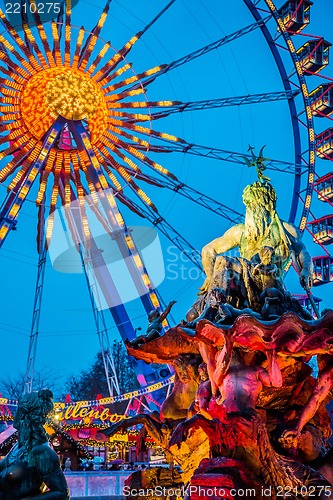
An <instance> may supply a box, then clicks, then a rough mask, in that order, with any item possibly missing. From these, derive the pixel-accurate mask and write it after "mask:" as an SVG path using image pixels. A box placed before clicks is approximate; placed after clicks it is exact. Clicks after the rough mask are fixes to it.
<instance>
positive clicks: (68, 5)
mask: <svg viewBox="0 0 333 500" xmlns="http://www.w3.org/2000/svg"><path fill="white" fill-rule="evenodd" d="M71 14H72V2H71V0H66V25H65V66H66V67H67V68H69V67H70V65H71Z"/></svg>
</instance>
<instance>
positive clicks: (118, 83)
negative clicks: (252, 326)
mask: <svg viewBox="0 0 333 500" xmlns="http://www.w3.org/2000/svg"><path fill="white" fill-rule="evenodd" d="M23 3H24V4H27V3H26V2H23V1H21V6H22V5H23ZM32 4H35V2H32V1H30V2H29V5H30V7H31V5H32ZM176 4H177V1H176V0H172V1H170V2H168V3H167V2H166V3H165V5H164V6H163V8H162V9H161V10H160V12H158V13H157V14H156V15H155V16H154V17H153V19H152V20H151V21H150V22H149V23H148V24H147V25H146V26H144V27H142V29H140V31H138V32H137V33H136V34H134V35H133V36H131V37H130V38H129V39H128V40H126V42H125V43H124V44H123V45H122V46H120V47H117V48H113V46H112V44H111V42H109V41H108V40H106V39H105V36H106V35H105V34H104V35H103V31H102V30H103V27H105V23H106V21H107V18H108V16H109V15H110V12H111V10H112V5H111V0H108V1H106V5H105V7H104V9H103V10H102V12H101V15H100V17H99V19H97V23H96V25H95V26H94V27H93V28H91V27H88V28H87V29H85V28H83V27H81V28H76V27H75V25H73V24H72V9H71V1H70V0H66V1H63V2H61V3H60V4H59V5H60V8H59V12H58V13H57V17H56V18H55V19H54V20H52V21H51V22H50V23H43V22H42V16H41V14H40V13H39V12H38V9H35V8H33V9H32V8H30V14H31V16H32V20H33V23H30V22H28V21H29V13H28V14H27V13H26V12H24V11H23V9H21V14H22V22H23V32H22V34H19V32H18V31H17V30H16V29H15V28H14V27H13V26H12V25H11V23H10V21H9V20H8V18H7V16H6V13H5V12H3V11H1V12H0V18H1V23H2V25H3V27H4V31H3V33H2V34H1V35H0V49H1V50H0V61H1V62H0V71H1V97H0V103H1V108H0V112H1V116H0V123H1V124H0V131H1V144H2V145H3V148H2V151H1V153H0V159H1V170H0V182H1V183H5V185H6V186H7V187H8V195H7V197H6V199H5V200H4V203H3V205H2V207H1V210H0V247H1V246H2V245H3V243H4V242H5V240H6V239H7V237H8V235H9V233H10V232H11V231H12V230H13V229H16V227H17V222H18V220H19V216H20V211H21V208H22V206H23V204H24V203H25V201H26V200H27V199H28V198H29V197H31V196H32V194H33V193H34V195H35V200H36V203H37V206H38V228H37V250H38V253H39V256H40V260H39V266H38V276H37V286H36V296H35V303H34V311H33V323H32V330H31V342H30V350H29V360H28V370H27V373H28V377H27V383H28V385H29V388H30V390H31V386H32V380H33V366H34V359H35V355H36V343H37V338H38V324H39V317H40V310H41V299H42V290H43V282H44V271H45V262H46V254H47V251H48V248H49V246H50V244H52V243H51V242H52V235H53V230H54V224H55V214H56V211H57V208H58V207H59V205H61V206H65V207H67V208H68V209H67V210H65V218H66V219H67V224H68V227H69V228H70V234H71V238H72V241H73V245H74V246H75V248H76V250H77V252H78V254H79V255H80V258H81V262H82V267H83V270H84V272H85V274H86V277H87V283H88V289H89V292H90V298H91V303H92V307H93V312H94V317H95V322H96V328H97V332H98V335H99V339H100V343H101V349H102V353H103V359H104V363H105V368H106V373H107V379H108V382H109V389H110V392H112V389H113V388H115V389H117V388H116V374H115V373H114V369H113V362H112V358H111V357H110V348H109V340H108V335H107V328H106V326H105V318H104V313H103V311H101V310H100V308H99V307H98V304H96V294H94V289H95V288H98V289H99V292H100V293H101V294H102V295H103V296H104V298H105V297H106V298H107V303H108V306H109V307H108V309H109V310H110V312H111V314H112V317H113V320H114V322H115V324H116V326H117V328H118V330H119V332H120V335H121V336H122V338H123V340H125V339H127V338H129V339H131V338H133V337H134V336H135V328H134V326H133V325H132V322H131V319H130V316H129V314H128V312H127V310H126V307H125V305H124V303H123V302H122V301H121V298H120V297H119V293H118V290H117V287H116V285H115V282H114V279H113V276H112V275H111V273H109V272H108V271H107V269H106V266H104V264H105V262H104V257H103V253H102V252H101V251H100V249H99V248H98V245H97V243H96V241H95V239H94V237H93V235H92V233H91V228H90V220H89V214H88V212H89V213H93V214H94V215H95V216H96V217H97V219H98V221H99V223H100V225H101V227H102V228H103V229H104V231H105V233H106V234H109V235H110V238H113V239H114V240H115V241H116V244H117V246H118V248H119V251H120V253H121V255H122V257H123V258H124V261H125V262H126V267H127V271H128V273H129V274H130V276H131V279H132V280H133V283H134V284H135V287H136V289H137V292H138V297H139V298H140V301H141V304H142V307H143V308H144V310H145V311H146V312H147V313H148V312H150V311H151V309H154V308H161V297H160V295H159V293H158V292H157V290H156V289H155V287H154V285H153V283H152V282H151V279H150V277H149V273H148V272H147V268H146V265H145V262H143V260H142V258H141V256H140V252H139V250H138V248H137V245H136V243H135V241H134V239H133V237H132V234H131V231H130V230H129V229H128V222H127V221H125V219H124V217H123V213H122V212H123V207H124V206H125V207H126V208H127V209H129V211H131V212H133V213H134V214H135V215H136V216H139V217H141V218H143V219H146V220H147V221H149V222H150V223H151V224H152V225H153V226H154V227H156V228H157V229H158V230H159V231H160V232H161V233H162V234H163V235H164V236H165V237H166V238H167V239H169V240H170V241H171V242H172V244H173V245H174V246H175V247H176V248H178V250H179V251H180V252H182V253H183V254H185V255H186V256H187V258H188V259H189V260H190V261H191V262H192V263H193V265H194V266H196V267H197V268H198V269H201V258H200V254H199V253H198V251H197V250H196V245H195V244H193V243H192V242H191V241H190V239H188V238H187V237H185V236H184V235H183V234H182V231H181V230H180V229H178V228H177V226H176V225H174V224H172V223H170V222H169V221H168V220H167V219H166V217H165V216H164V214H163V213H162V212H161V211H160V210H159V208H158V200H155V199H153V198H152V197H151V196H150V194H148V192H146V191H147V187H148V188H149V186H154V187H155V188H160V189H161V190H162V189H163V190H165V191H169V192H170V196H171V195H172V194H177V196H178V197H180V198H184V199H187V200H189V201H192V202H193V203H194V204H196V206H199V207H200V208H201V209H202V210H207V211H208V213H214V214H215V215H216V216H219V217H221V218H222V219H223V220H224V221H227V222H228V223H237V222H240V221H241V220H242V218H243V215H242V211H241V210H236V209H235V208H233V206H232V204H228V203H222V202H221V199H223V200H224V199H225V196H224V193H223V194H222V196H221V199H216V198H215V197H212V196H211V195H210V193H209V192H208V193H206V192H202V191H201V190H200V189H198V187H197V186H192V185H191V183H190V182H189V183H187V182H185V181H184V179H182V178H181V177H180V176H179V175H178V173H177V168H175V169H174V170H173V171H172V169H171V168H169V167H168V168H167V167H166V163H167V164H169V163H170V161H169V158H170V157H172V158H173V161H172V163H173V164H175V165H176V164H177V161H179V160H177V158H180V157H182V156H184V155H185V156H187V157H188V156H193V157H196V158H199V159H201V160H202V161H205V162H206V161H209V159H212V160H215V161H216V162H223V164H225V163H226V162H228V163H229V164H231V165H233V164H242V163H243V159H242V157H243V156H244V151H230V150H227V149H222V148H220V147H214V146H212V145H211V144H208V143H207V144H202V143H201V142H200V141H198V143H197V142H193V141H192V140H187V139H186V137H180V134H177V135H176V134H175V135H174V134H172V132H171V131H169V124H170V123H172V118H173V117H174V116H180V115H181V116H184V115H187V114H189V115H191V114H193V113H199V112H200V113H202V112H204V111H205V110H206V111H207V110H215V112H216V113H218V112H221V108H229V107H236V108H239V107H241V106H246V105H258V108H259V107H260V106H261V105H262V103H271V102H276V101H286V103H287V105H288V113H289V122H290V124H291V130H292V135H293V150H294V156H293V157H292V158H290V159H289V161H286V160H280V159H269V160H268V161H267V167H268V168H269V169H271V170H272V171H274V172H277V173H278V174H281V176H282V175H284V174H286V175H288V176H289V177H288V184H292V191H291V201H290V207H289V221H290V222H294V223H296V224H297V225H298V227H299V229H300V231H302V232H303V231H304V230H305V229H308V230H310V228H311V227H314V228H315V230H314V231H313V234H314V239H315V241H316V242H320V243H322V244H324V248H325V252H326V253H327V256H326V257H325V258H326V259H328V262H329V273H328V275H327V273H326V274H324V270H323V271H322V274H321V275H320V273H319V271H318V266H319V265H321V266H322V269H324V268H325V266H326V261H324V260H323V259H324V258H321V257H320V258H317V260H315V264H316V276H317V278H318V279H317V280H316V281H317V284H321V283H328V282H330V281H332V280H333V271H332V266H333V260H332V258H331V257H330V256H329V254H328V252H327V250H326V246H325V245H326V243H330V242H331V239H332V238H331V239H330V238H328V240H327V239H326V240H325V241H324V240H323V238H321V237H319V236H318V234H317V233H318V232H317V233H316V227H317V226H315V222H316V223H318V224H319V222H321V221H322V220H323V219H322V218H321V219H315V218H314V219H315V220H314V221H310V224H309V225H308V222H309V216H310V218H311V211H310V210H311V202H312V195H313V191H314V190H317V191H318V192H319V197H320V199H321V200H324V201H327V203H329V204H331V197H332V196H331V193H333V175H331V174H329V175H328V177H327V176H324V177H323V176H318V175H317V174H316V170H315V162H316V156H317V155H318V156H319V157H320V158H321V159H326V160H330V161H331V160H332V158H333V132H332V129H329V128H328V129H327V130H324V132H321V133H320V134H319V135H318V137H317V135H316V133H315V129H314V120H315V118H317V117H318V116H324V118H325V120H327V119H330V114H332V113H333V84H332V83H330V79H328V78H325V77H323V78H325V83H323V84H321V85H318V86H317V87H316V88H314V89H313V87H312V85H311V86H310V88H311V90H309V88H308V83H309V77H310V76H311V75H315V76H316V77H318V75H319V76H321V73H320V72H321V71H322V70H323V69H324V68H325V67H326V66H327V65H328V52H329V47H330V43H329V42H328V41H326V40H324V39H323V38H322V37H320V36H317V35H316V36H313V35H306V34H304V32H303V31H302V30H304V29H305V28H306V27H307V26H308V24H309V22H310V10H311V6H312V2H310V1H308V0H289V1H287V2H286V3H285V4H283V5H282V6H276V5H275V4H274V3H273V2H272V1H270V0H260V1H251V0H244V4H245V6H246V7H247V8H248V9H249V11H250V13H251V14H252V16H253V22H251V23H250V24H247V25H246V26H245V27H242V28H240V29H238V30H236V31H234V32H232V33H231V34H228V35H223V36H222V37H220V38H218V39H216V40H214V41H212V42H210V43H208V44H206V45H204V46H199V47H195V50H192V51H190V52H186V51H184V54H183V55H182V56H181V57H179V58H177V59H174V60H172V59H171V60H169V62H166V63H163V64H156V65H153V66H149V67H147V68H146V69H145V70H144V71H141V70H140V71H139V70H138V71H137V70H136V68H135V67H134V65H133V64H132V61H131V56H132V53H133V52H132V51H134V50H135V48H136V47H137V46H138V45H139V44H140V43H141V42H142V40H144V38H145V36H147V33H149V30H150V29H152V27H156V26H158V24H159V23H160V22H161V21H162V20H163V17H164V16H166V15H170V12H172V9H174V8H175V7H176ZM27 5H28V4H27ZM31 16H30V20H31ZM254 32H258V33H260V32H261V35H262V36H263V37H264V39H265V41H266V42H267V46H268V47H269V50H270V51H271V55H272V57H273V60H274V63H275V65H276V69H277V71H278V73H279V75H280V81H281V88H280V90H278V91H274V92H270V91H265V92H258V93H249V94H248V95H239V96H234V97H225V96H223V97H221V96H219V97H218V98H211V99H206V100H202V99H201V100H188V101H186V100H184V99H182V100H180V99H173V100H169V99H168V100H167V97H165V96H163V95H162V96H160V97H159V99H155V97H154V98H153V97H150V95H151V94H152V95H153V96H155V95H156V94H157V93H158V85H159V82H160V81H161V80H163V78H167V77H168V75H169V74H171V73H172V72H173V71H175V70H180V68H182V67H187V66H188V65H190V64H192V62H193V61H202V64H203V65H204V64H205V62H204V61H205V58H207V57H208V56H209V54H212V53H213V52H214V51H216V50H217V49H219V48H220V47H223V45H228V46H230V44H231V43H232V42H237V40H240V39H243V37H247V36H249V35H251V34H253V33H254ZM300 36H302V37H303V38H302V41H303V43H302V44H299V45H297V46H296V44H295V43H294V39H295V40H296V41H297V43H298V41H299V37H300ZM194 42H195V40H194ZM194 42H193V41H192V45H193V43H194ZM309 84H310V83H309ZM156 89H157V90H156ZM221 94H223V91H221ZM164 123H166V129H165V130H164V129H163V124H164ZM245 155H246V154H245ZM249 157H250V155H249ZM204 168H206V167H204ZM207 168H208V167H207ZM290 176H292V178H293V182H292V183H290V182H289V179H290ZM327 179H328V180H327ZM329 182H330V184H329ZM225 184H227V183H225ZM322 186H324V187H322ZM327 186H328V187H327ZM329 186H331V188H329ZM222 189H225V190H227V189H226V188H225V186H223V182H222ZM35 191H36V192H35ZM155 192H156V191H155ZM326 219H327V221H329V220H331V224H332V220H333V217H332V216H331V218H329V217H327V218H326ZM322 225H323V224H322ZM322 225H321V226H320V227H322ZM318 227H319V226H318ZM329 227H331V226H329V224H328V222H327V228H328V229H327V234H331V236H332V232H331V233H330V230H329ZM320 259H322V260H321V261H320ZM320 262H321V264H320ZM101 269H103V272H101ZM91 276H93V280H92V279H91ZM135 369H136V372H137V375H138V376H139V381H140V383H141V384H142V385H143V386H146V385H149V383H155V382H158V381H159V380H161V379H162V378H163V377H164V378H165V377H167V376H168V375H170V373H169V372H168V370H165V369H164V371H163V370H157V371H152V369H151V367H149V366H146V365H144V364H138V365H137V366H136V367H135Z"/></svg>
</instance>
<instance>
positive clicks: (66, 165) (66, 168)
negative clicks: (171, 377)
mask: <svg viewBox="0 0 333 500" xmlns="http://www.w3.org/2000/svg"><path fill="white" fill-rule="evenodd" d="M63 157H64V171H65V203H66V205H67V204H70V202H71V187H70V175H71V156H70V153H69V152H68V151H64V153H63Z"/></svg>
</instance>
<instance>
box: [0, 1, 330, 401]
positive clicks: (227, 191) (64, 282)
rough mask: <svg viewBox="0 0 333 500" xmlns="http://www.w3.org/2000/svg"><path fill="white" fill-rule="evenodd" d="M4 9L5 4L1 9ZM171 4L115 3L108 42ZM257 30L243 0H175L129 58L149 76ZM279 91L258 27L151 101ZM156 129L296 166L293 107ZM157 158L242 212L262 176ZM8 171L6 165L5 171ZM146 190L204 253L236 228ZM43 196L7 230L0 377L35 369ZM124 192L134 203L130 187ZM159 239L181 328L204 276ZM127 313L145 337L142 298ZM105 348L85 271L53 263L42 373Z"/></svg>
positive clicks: (216, 115)
mask: <svg viewBox="0 0 333 500" xmlns="http://www.w3.org/2000/svg"><path fill="white" fill-rule="evenodd" d="M3 3H5V2H4V1H3V0H0V5H1V4H3ZM166 4H167V0H163V1H161V0H154V1H151V0H141V1H140V2H138V1H135V0H126V1H125V0H113V2H112V3H111V8H110V14H109V17H108V20H107V22H106V24H105V26H104V29H103V31H102V33H101V37H102V38H103V39H104V40H111V42H112V46H113V47H115V48H117V49H119V48H120V47H121V46H122V45H123V44H124V43H125V42H126V41H127V40H128V39H129V38H131V36H132V35H134V34H135V33H136V32H138V31H139V30H140V29H142V28H143V27H144V26H145V25H146V24H147V23H148V22H149V21H150V20H151V19H152V18H153V17H154V16H155V15H156V14H157V13H158V12H159V11H160V10H161V9H162V8H163V7H164V6H165V5H166ZM279 5H280V4H279ZM103 6H104V1H103V0H98V1H94V0H91V1H85V0H79V2H78V4H77V6H76V7H75V8H74V10H73V24H75V25H76V26H81V25H84V26H85V28H86V29H91V28H93V26H94V25H95V23H96V20H97V19H98V17H99V15H100V13H101V10H102V8H103ZM331 13H332V4H331V0H315V1H314V5H313V7H312V10H311V25H310V27H309V29H306V30H305V32H307V33H312V34H314V35H321V36H323V37H325V38H326V39H327V40H329V41H333V40H332V39H331V40H330V38H331V33H332V16H331ZM252 23H253V18H252V16H251V14H250V12H249V11H248V9H247V7H246V6H245V4H244V3H243V1H242V0H232V1H229V2H226V1H221V0H219V1H218V0H177V1H176V2H175V4H174V5H173V6H172V7H171V8H170V9H169V10H168V11H167V12H166V13H165V14H164V15H163V17H162V18H161V19H160V20H158V21H157V23H156V24H155V25H154V26H153V27H152V28H151V29H150V30H149V31H148V32H147V33H146V34H145V35H144V36H143V38H142V39H141V40H140V41H139V42H138V43H137V44H136V45H135V47H134V48H133V50H132V52H131V53H130V54H129V56H128V60H129V61H131V62H132V63H133V69H134V70H135V72H137V73H140V72H142V71H144V70H146V69H148V68H151V67H153V66H156V65H157V64H161V63H166V62H171V61H173V60H175V59H177V58H179V57H181V56H183V55H186V54H187V53H189V52H192V51H194V50H196V49H198V48H200V47H202V46H204V45H207V44H209V43H210V42H212V41H215V40H217V39H219V38H221V37H222V36H224V35H227V34H230V33H232V32H234V31H236V30H238V29H240V28H241V27H243V26H247V25H249V24H252ZM270 26H271V25H270ZM304 41H305V39H304V38H303V37H301V36H298V37H294V42H295V45H296V47H299V46H301V45H302V44H303V43H304ZM285 63H286V67H287V68H288V70H291V69H292V65H291V60H290V56H289V54H285ZM332 64H333V54H332ZM332 64H331V65H330V67H329V68H328V69H327V70H326V71H325V74H326V75H327V76H330V77H333V69H332ZM307 82H308V86H309V89H310V90H312V89H313V88H315V87H317V86H318V85H319V84H320V83H322V80H320V79H319V78H318V77H314V76H311V77H309V78H308V79H307ZM279 90H283V86H282V83H281V80H280V77H279V74H278V71H277V68H276V66H275V63H274V60H273V58H272V56H271V53H270V51H269V48H268V46H267V43H266V41H265V39H264V37H263V36H262V34H261V32H260V30H256V31H254V32H253V33H250V34H248V35H245V36H244V37H242V38H239V39H237V40H236V41H234V42H232V43H230V44H226V45H224V46H222V47H221V48H220V49H218V50H214V51H213V52H211V53H209V54H207V55H205V56H202V57H200V58H198V59H196V60H194V61H192V62H189V63H187V64H185V65H184V66H182V67H180V68H179V69H177V70H174V71H172V72H170V73H168V74H167V75H165V76H161V77H160V78H158V79H157V80H156V81H155V82H154V83H153V84H152V85H151V86H149V87H148V89H147V95H148V98H149V100H152V101H154V100H181V101H196V100H203V99H213V98H220V97H232V96H239V95H247V94H255V93H261V92H272V91H279ZM153 126H154V127H155V128H156V129H158V130H161V131H164V132H168V133H170V134H174V135H177V136H179V137H183V138H184V139H186V141H187V142H190V143H196V144H199V145H206V146H211V147H218V148H222V149H226V150H230V151H235V152H239V153H240V154H242V153H246V151H247V149H248V145H249V144H251V146H254V147H255V148H256V150H257V151H258V150H259V149H260V148H261V147H262V146H263V145H264V144H266V150H265V155H266V156H268V157H269V158H275V159H280V160H284V161H293V140H292V131H291V120H290V115H289V110H288V106H287V103H286V102H285V101H280V102H271V103H266V104H257V105H248V106H241V107H226V108H223V109H212V110H204V111H197V112H193V113H184V114H175V115H172V116H171V117H169V118H168V119H164V120H160V121H156V122H155V123H154V124H153ZM330 126H332V124H331V121H330V120H329V119H320V118H319V119H315V129H316V133H319V132H320V131H322V130H324V129H326V128H328V127H330ZM152 158H154V159H156V160H157V161H159V162H160V163H161V164H163V165H165V166H166V167H167V168H168V169H169V170H170V171H172V172H173V173H174V174H175V175H177V177H178V178H179V179H180V180H181V181H183V182H186V183H187V184H189V185H190V186H192V187H194V188H196V189H198V190H200V191H202V192H204V193H206V194H208V195H210V196H211V197H212V198H215V199H216V200H221V201H222V202H223V203H225V204H226V205H229V206H231V207H232V208H234V209H236V210H237V211H239V212H243V211H244V210H243V204H242V199H241V194H242V191H243V189H244V187H245V186H246V185H247V184H248V183H250V182H253V181H254V180H255V178H256V174H255V171H254V170H252V169H248V167H246V166H241V165H239V164H236V163H227V162H222V161H216V160H213V159H205V158H200V157H195V156H190V155H181V154H178V153H172V154H169V155H158V157H157V155H156V154H155V155H152ZM4 164H5V162H4V161H2V162H1V166H3V165H4ZM331 170H333V168H332V166H331V163H330V162H328V161H323V160H317V172H318V173H319V175H323V174H324V173H326V172H329V171H331ZM268 175H269V176H270V177H271V179H272V182H273V184H274V186H275V187H276V190H277V193H278V212H279V214H280V216H281V218H283V219H288V216H289V209H290V200H291V196H292V189H293V176H292V175H291V174H290V173H285V174H280V173H277V172H273V171H269V172H268ZM142 187H143V188H145V189H146V191H147V192H148V194H149V195H150V196H151V198H152V200H153V201H154V203H155V204H156V205H157V207H158V208H159V211H160V213H161V214H162V215H163V217H165V218H166V219H167V221H168V222H169V223H170V224H171V225H172V226H174V227H175V228H176V229H177V230H178V231H179V232H181V233H182V235H183V236H184V237H185V238H186V239H187V240H188V241H190V242H191V244H192V245H193V246H194V247H196V248H198V249H201V248H202V247H203V246H204V245H205V244H206V243H208V242H209V241H211V240H212V239H214V238H216V237H218V236H219V235H221V234H222V233H223V232H224V231H225V230H226V229H227V228H228V227H229V222H228V221H226V220H224V219H223V218H221V217H219V216H217V215H214V214H212V213H211V212H209V211H207V210H204V209H203V208H202V207H199V206H197V205H195V204H194V203H191V202H190V201H188V200H185V199H184V198H182V197H180V196H179V195H177V194H175V193H172V192H171V191H169V190H167V189H159V188H157V187H151V186H147V187H146V186H144V185H142ZM35 192H36V191H32V193H30V195H29V199H28V200H27V201H26V202H25V204H24V206H23V209H22V211H21V212H20V214H19V222H18V225H17V230H16V231H13V232H12V233H11V234H10V235H9V237H8V238H7V240H6V242H5V244H4V246H3V248H2V249H1V250H0V266H1V318H0V334H1V339H2V342H1V346H2V360H1V373H0V378H2V377H3V376H6V375H10V376H16V375H17V374H18V373H22V372H24V371H25V368H26V360H27V353H28V345H29V332H30V325H31V317H32V307H33V300H34V292H35V283H36V275H37V262H38V255H37V250H36V226H37V210H36V206H35V203H34V199H35ZM5 193H6V190H5V188H4V187H0V196H1V198H0V199H1V201H2V200H3V199H4V196H5ZM127 194H128V196H130V192H128V193H127ZM312 208H313V212H314V215H315V217H319V216H321V215H324V214H325V213H331V209H330V207H329V206H326V205H325V204H324V203H322V202H318V201H317V200H314V201H313V206H312ZM120 209H121V211H122V213H123V215H124V217H125V219H126V222H127V224H128V225H131V226H135V225H140V226H142V225H146V226H147V227H149V222H145V221H143V220H142V219H140V218H139V217H137V216H135V215H134V214H133V213H132V212H130V211H129V210H128V209H127V208H124V207H122V206H120ZM160 240H161V244H162V248H163V254H164V263H165V273H166V277H165V279H164V281H163V283H162V284H161V286H160V287H159V291H160V293H161V294H162V296H163V298H164V300H165V301H166V302H168V301H169V300H173V299H175V300H177V304H176V306H175V307H174V310H173V316H174V318H175V320H176V321H177V322H178V321H180V320H181V319H182V318H184V316H185V314H186V311H187V310H188V309H189V307H190V306H191V304H192V303H193V302H194V300H195V298H196V293H197V289H198V287H199V286H201V284H202V281H203V278H202V277H201V276H198V273H197V271H196V269H195V268H194V266H193V265H192V264H191V263H189V262H188V261H187V260H186V259H183V258H182V257H181V256H180V254H179V252H178V250H175V249H173V248H172V246H171V243H170V242H169V241H168V240H167V239H166V238H165V237H164V236H160ZM304 241H305V243H306V245H307V246H308V248H309V250H310V252H311V253H312V255H316V254H322V253H323V251H322V250H321V249H320V248H318V247H317V246H316V245H314V244H313V243H312V241H311V237H310V236H309V235H307V234H305V236H304ZM174 259H177V260H175V261H174ZM183 261H184V262H183ZM180 265H183V269H179V266H180ZM170 266H171V267H170ZM175 272H177V273H178V274H179V276H178V279H175ZM287 287H288V289H289V290H290V291H291V292H293V293H301V292H302V289H301V287H300V285H299V284H298V279H297V278H296V276H295V274H294V272H293V271H291V272H290V275H288V277H287ZM314 292H315V295H317V296H319V297H322V298H323V304H324V307H329V306H330V305H332V304H331V299H332V285H326V286H325V287H319V288H316V289H315V290H314ZM126 307H127V309H128V312H129V313H130V315H131V317H132V319H133V324H134V326H135V327H138V326H141V327H142V328H143V330H145V328H146V323H147V321H146V314H145V311H144V310H143V308H142V306H141V305H140V303H139V301H135V302H131V303H129V304H126ZM105 317H106V320H107V324H108V326H109V328H110V329H109V334H110V338H111V340H113V339H118V338H119V336H118V333H117V330H116V328H115V327H114V324H113V321H112V319H111V315H110V314H109V313H108V311H106V313H105ZM98 349H99V344H98V339H97V335H96V331H95V325H94V321H93V315H92V311H91V307H90V303H89V299H88V291H87V287H86V285H85V280H84V276H83V275H80V274H64V273H59V272H57V271H55V270H54V269H53V268H52V265H51V263H50V262H48V264H47V267H46V276H45V289H44V297H43V307H42V313H41V323H40V337H39V342H38V348H37V360H36V369H37V370H39V369H43V368H51V369H52V370H54V373H55V374H56V375H57V377H58V378H59V379H60V380H65V379H66V378H67V377H68V376H69V375H71V374H78V373H79V372H80V371H81V370H83V369H87V368H88V366H89V365H90V364H91V363H92V361H93V358H94V356H95V354H96V352H97V351H98ZM0 392H1V387H0Z"/></svg>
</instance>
